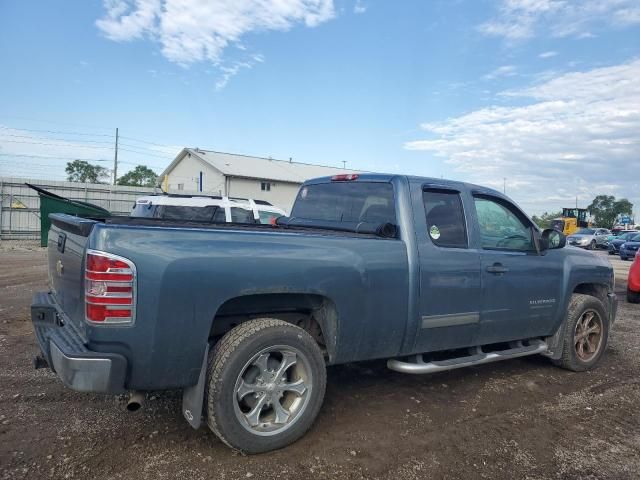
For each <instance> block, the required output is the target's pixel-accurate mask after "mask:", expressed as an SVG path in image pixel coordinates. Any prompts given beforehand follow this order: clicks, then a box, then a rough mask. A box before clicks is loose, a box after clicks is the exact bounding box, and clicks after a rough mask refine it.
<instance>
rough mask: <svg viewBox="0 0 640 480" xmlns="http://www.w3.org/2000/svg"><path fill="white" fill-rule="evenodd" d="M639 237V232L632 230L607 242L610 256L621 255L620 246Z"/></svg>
mask: <svg viewBox="0 0 640 480" xmlns="http://www.w3.org/2000/svg"><path fill="white" fill-rule="evenodd" d="M636 235H638V231H637V230H631V231H626V232H620V234H619V235H617V236H615V237H613V239H612V240H609V241H608V242H607V246H608V250H609V255H617V254H619V253H620V245H622V244H623V243H624V242H626V241H627V240H630V239H631V238H632V237H635V236H636Z"/></svg>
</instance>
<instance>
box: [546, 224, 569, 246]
mask: <svg viewBox="0 0 640 480" xmlns="http://www.w3.org/2000/svg"><path fill="white" fill-rule="evenodd" d="M566 244H567V237H565V236H564V234H562V233H560V232H559V231H557V230H554V229H553V228H547V229H545V230H543V231H542V236H541V238H540V249H541V250H553V249H556V248H563V247H564V246H565V245H566Z"/></svg>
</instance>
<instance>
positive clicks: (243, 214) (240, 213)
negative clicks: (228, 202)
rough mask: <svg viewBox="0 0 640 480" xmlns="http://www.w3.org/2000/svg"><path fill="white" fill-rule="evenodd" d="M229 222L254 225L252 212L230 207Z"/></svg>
mask: <svg viewBox="0 0 640 480" xmlns="http://www.w3.org/2000/svg"><path fill="white" fill-rule="evenodd" d="M231 222H233V223H256V220H255V218H253V210H247V209H245V208H240V207H231Z"/></svg>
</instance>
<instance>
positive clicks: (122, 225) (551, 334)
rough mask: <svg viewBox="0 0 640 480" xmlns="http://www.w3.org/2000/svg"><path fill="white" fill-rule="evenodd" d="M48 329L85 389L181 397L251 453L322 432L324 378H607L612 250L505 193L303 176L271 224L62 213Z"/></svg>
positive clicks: (45, 356)
mask: <svg viewBox="0 0 640 480" xmlns="http://www.w3.org/2000/svg"><path fill="white" fill-rule="evenodd" d="M51 220H52V228H51V230H50V231H49V241H48V242H49V243H48V262H49V276H50V284H51V287H50V291H48V292H41V293H37V294H36V295H35V297H34V300H33V304H32V306H31V311H32V314H31V315H32V321H33V324H34V330H35V335H36V337H37V340H38V343H39V346H40V349H41V351H42V354H41V355H39V356H38V357H36V359H37V362H36V363H37V364H38V365H40V366H49V367H50V368H51V369H53V370H54V371H55V372H56V374H57V375H58V376H59V378H60V379H61V380H62V382H63V383H64V384H65V385H66V386H68V387H70V388H72V389H74V390H78V391H85V392H101V393H106V394H125V393H127V392H128V393H129V394H130V395H131V400H130V403H129V408H130V409H132V410H133V409H135V408H137V407H139V406H140V404H141V402H142V400H143V398H144V395H145V392H148V391H152V390H160V389H163V390H164V389H181V390H182V414H183V416H184V417H185V419H186V420H187V421H188V423H189V424H190V425H191V426H192V427H194V428H199V427H200V426H201V424H204V423H206V424H207V425H208V427H209V428H210V429H211V430H212V431H213V432H214V433H215V434H216V435H217V436H218V437H219V438H220V439H221V440H222V441H223V442H225V443H226V444H227V445H229V446H230V447H232V448H235V449H238V450H240V451H243V452H247V453H259V452H265V451H269V450H273V449H277V448H281V447H284V446H286V445H288V444H290V443H292V442H293V441H295V440H297V439H298V438H300V437H301V436H302V435H303V434H304V433H305V432H306V431H307V430H308V429H309V428H310V427H311V425H312V423H313V421H314V419H315V417H316V416H317V414H318V411H319V410H320V407H321V404H322V401H323V396H324V393H325V383H326V367H327V366H330V365H338V364H343V363H346V362H359V361H365V360H373V359H386V360H387V366H388V368H390V369H392V370H395V371H397V372H403V373H408V374H426V373H432V372H441V371H444V370H450V369H454V368H459V367H464V366H469V365H480V364H484V363H488V362H494V361H498V360H506V359H511V358H516V357H523V356H526V355H535V354H541V355H545V356H547V357H549V358H550V359H551V361H552V362H553V363H555V364H556V365H558V366H561V367H563V368H566V369H569V370H573V371H583V370H589V369H591V368H594V367H595V366H596V365H597V364H598V362H599V360H600V358H601V357H602V355H603V352H604V351H605V348H606V345H607V340H608V336H609V332H610V329H611V326H612V324H613V322H614V319H615V314H616V306H617V301H616V296H615V294H614V274H613V270H612V268H611V265H610V264H609V262H608V261H607V260H606V258H604V257H600V256H598V255H594V254H593V253H591V252H585V251H583V250H581V249H579V248H575V247H570V246H566V247H565V238H564V236H563V235H562V234H561V233H559V232H557V231H555V230H545V231H540V230H539V229H538V227H537V226H536V225H535V224H534V223H533V222H532V221H531V220H530V219H529V218H528V217H527V216H526V215H525V214H524V213H523V211H522V210H521V209H520V208H518V206H517V205H516V204H515V203H513V202H512V201H511V200H510V199H509V198H508V197H506V196H505V195H502V194H501V193H499V192H497V191H495V190H492V189H489V188H484V187H481V186H476V185H470V184H466V183H461V182H455V181H446V180H440V179H432V178H419V177H408V176H401V175H382V174H348V175H338V176H334V177H328V178H319V179H314V180H310V181H307V182H305V183H304V184H303V185H302V186H301V188H300V191H299V192H298V196H297V199H296V201H295V204H294V206H293V209H292V211H291V215H290V216H289V217H281V218H279V219H278V220H277V222H276V224H275V225H255V224H253V225H248V224H231V223H230V224H202V223H196V222H181V221H168V220H162V219H141V218H126V217H123V218H117V217H113V218H108V219H104V220H96V219H85V218H78V217H73V216H69V215H63V214H52V215H51Z"/></svg>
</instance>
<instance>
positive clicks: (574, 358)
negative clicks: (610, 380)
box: [555, 293, 609, 372]
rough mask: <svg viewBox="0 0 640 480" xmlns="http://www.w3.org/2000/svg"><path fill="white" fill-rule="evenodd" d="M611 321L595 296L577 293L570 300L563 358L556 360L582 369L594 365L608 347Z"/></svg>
mask: <svg viewBox="0 0 640 480" xmlns="http://www.w3.org/2000/svg"><path fill="white" fill-rule="evenodd" d="M608 338H609V320H608V316H607V313H606V310H605V308H604V305H603V304H602V302H601V301H600V300H598V299H597V298H596V297H592V296H590V295H583V294H580V293H574V294H573V295H572V296H571V302H569V309H568V312H567V325H566V329H565V336H564V342H563V347H562V357H561V358H560V359H559V360H557V361H556V362H555V363H556V364H557V365H558V366H560V367H562V368H566V369H567V370H572V371H574V372H582V371H585V370H591V369H592V368H595V367H596V365H597V364H598V362H599V361H600V358H601V357H602V354H603V353H604V351H605V349H606V347H607V340H608Z"/></svg>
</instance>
